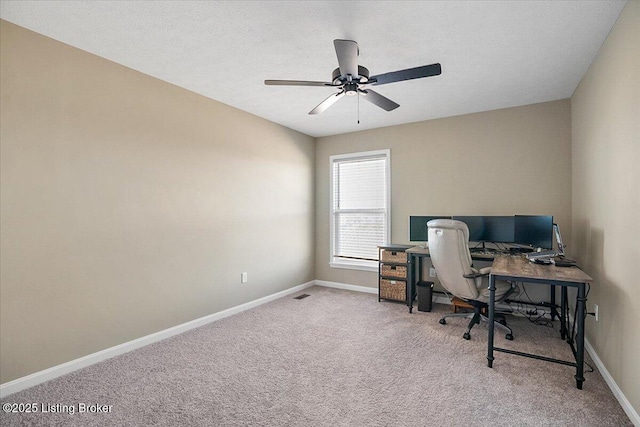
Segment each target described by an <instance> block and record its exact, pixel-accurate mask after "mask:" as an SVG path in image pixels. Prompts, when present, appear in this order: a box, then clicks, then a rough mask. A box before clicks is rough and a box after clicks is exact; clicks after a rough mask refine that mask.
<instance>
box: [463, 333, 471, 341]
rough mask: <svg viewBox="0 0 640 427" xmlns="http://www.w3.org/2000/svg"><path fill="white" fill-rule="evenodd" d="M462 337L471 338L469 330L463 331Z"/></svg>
mask: <svg viewBox="0 0 640 427" xmlns="http://www.w3.org/2000/svg"><path fill="white" fill-rule="evenodd" d="M462 338H464V339H465V340H467V341H469V340H470V339H471V334H470V333H469V332H465V333H464V335H463V336H462Z"/></svg>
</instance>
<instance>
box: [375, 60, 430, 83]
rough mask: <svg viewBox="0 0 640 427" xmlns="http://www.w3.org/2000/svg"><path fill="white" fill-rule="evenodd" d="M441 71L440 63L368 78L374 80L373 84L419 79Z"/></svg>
mask: <svg viewBox="0 0 640 427" xmlns="http://www.w3.org/2000/svg"><path fill="white" fill-rule="evenodd" d="M441 73H442V68H441V67H440V64H431V65H423V66H422V67H415V68H407V69H406V70H399V71H392V72H390V73H384V74H380V75H378V76H373V77H370V78H369V80H375V82H374V83H372V84H373V85H383V84H387V83H393V82H401V81H403V80H412V79H420V78H422V77H431V76H439V75H440V74H441Z"/></svg>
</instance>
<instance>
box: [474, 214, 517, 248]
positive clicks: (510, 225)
mask: <svg viewBox="0 0 640 427" xmlns="http://www.w3.org/2000/svg"><path fill="white" fill-rule="evenodd" d="M483 220H484V232H483V234H482V240H483V241H485V242H495V243H513V242H514V228H515V217H514V216H485V217H483Z"/></svg>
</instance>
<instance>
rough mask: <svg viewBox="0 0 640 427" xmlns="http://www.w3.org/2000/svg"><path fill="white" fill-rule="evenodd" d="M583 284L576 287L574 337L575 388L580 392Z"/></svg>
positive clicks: (582, 374) (583, 307) (582, 378)
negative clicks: (576, 327)
mask: <svg viewBox="0 0 640 427" xmlns="http://www.w3.org/2000/svg"><path fill="white" fill-rule="evenodd" d="M584 285H585V284H584V283H580V286H578V300H577V301H576V307H577V313H576V317H577V319H574V321H576V322H578V336H577V337H576V376H575V378H576V387H578V389H580V390H582V383H583V382H584V313H585V303H586V302H587V298H586V296H585V293H584V288H585V286H584Z"/></svg>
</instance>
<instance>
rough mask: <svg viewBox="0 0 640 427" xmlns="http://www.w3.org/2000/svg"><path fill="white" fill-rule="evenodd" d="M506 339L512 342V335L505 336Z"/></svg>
mask: <svg viewBox="0 0 640 427" xmlns="http://www.w3.org/2000/svg"><path fill="white" fill-rule="evenodd" d="M504 337H505V338H506V339H508V340H509V341H513V335H512V334H507V335H505V336H504Z"/></svg>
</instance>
